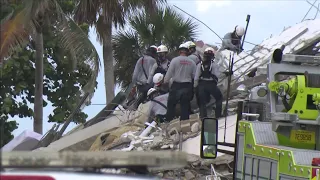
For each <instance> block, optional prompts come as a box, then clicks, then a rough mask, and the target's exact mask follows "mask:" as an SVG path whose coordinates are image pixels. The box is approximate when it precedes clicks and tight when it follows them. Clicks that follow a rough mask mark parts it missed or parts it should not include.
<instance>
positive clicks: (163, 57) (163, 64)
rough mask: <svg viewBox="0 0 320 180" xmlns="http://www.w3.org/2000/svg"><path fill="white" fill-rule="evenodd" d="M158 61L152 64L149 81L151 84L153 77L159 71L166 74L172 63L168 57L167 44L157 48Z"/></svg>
mask: <svg viewBox="0 0 320 180" xmlns="http://www.w3.org/2000/svg"><path fill="white" fill-rule="evenodd" d="M157 53H158V61H157V63H156V64H154V65H153V66H152V69H151V71H150V73H149V77H148V83H149V84H151V83H152V80H153V77H154V75H155V74H157V73H161V74H163V75H165V74H166V73H167V70H168V68H169V65H170V61H169V60H168V59H167V54H168V48H167V47H166V46H165V45H160V46H159V47H158V48H157Z"/></svg>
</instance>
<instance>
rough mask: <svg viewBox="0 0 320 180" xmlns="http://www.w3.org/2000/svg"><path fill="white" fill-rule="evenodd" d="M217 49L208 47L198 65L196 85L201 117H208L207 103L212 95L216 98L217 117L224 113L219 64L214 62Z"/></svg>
mask: <svg viewBox="0 0 320 180" xmlns="http://www.w3.org/2000/svg"><path fill="white" fill-rule="evenodd" d="M214 53H215V50H214V49H213V48H211V47H208V48H206V49H205V51H204V55H203V60H202V61H201V63H199V64H198V65H197V70H196V74H195V78H194V87H195V89H196V95H197V96H198V101H199V103H198V105H199V109H200V118H205V117H207V108H206V104H207V103H208V101H209V100H210V95H211V96H213V97H214V98H215V100H216V101H215V104H216V108H215V118H219V117H221V113H222V93H221V91H220V89H219V87H218V77H219V76H220V73H219V68H218V65H217V64H216V63H215V62H214Z"/></svg>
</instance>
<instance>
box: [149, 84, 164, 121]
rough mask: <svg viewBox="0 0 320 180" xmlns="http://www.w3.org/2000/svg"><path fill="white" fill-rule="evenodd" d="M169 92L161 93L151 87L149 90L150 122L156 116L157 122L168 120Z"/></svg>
mask: <svg viewBox="0 0 320 180" xmlns="http://www.w3.org/2000/svg"><path fill="white" fill-rule="evenodd" d="M168 96H169V93H166V94H162V95H161V94H160V92H159V91H158V90H157V89H155V88H151V89H149V91H148V99H149V100H150V101H151V103H150V105H149V110H148V113H147V114H148V117H149V119H148V122H152V121H153V120H154V119H153V118H155V120H156V122H157V123H163V122H165V121H166V113H167V102H168Z"/></svg>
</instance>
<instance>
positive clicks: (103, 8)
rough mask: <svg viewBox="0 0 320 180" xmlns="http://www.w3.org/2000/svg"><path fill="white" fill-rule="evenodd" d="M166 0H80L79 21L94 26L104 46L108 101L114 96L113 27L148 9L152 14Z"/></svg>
mask: <svg viewBox="0 0 320 180" xmlns="http://www.w3.org/2000/svg"><path fill="white" fill-rule="evenodd" d="M165 2H166V0H95V1H93V0H80V1H79V4H78V5H77V9H76V11H75V20H76V21H77V22H81V23H82V22H86V23H88V24H89V25H91V26H94V27H95V29H96V31H97V35H98V40H99V41H100V43H101V44H102V46H103V62H104V76H105V90H106V102H107V103H108V102H110V101H111V100H112V99H113V98H114V87H115V84H114V79H115V78H114V60H113V55H112V52H113V51H112V46H111V40H112V29H113V27H115V28H118V27H121V28H122V27H124V25H125V22H126V19H127V18H128V17H130V16H134V15H135V14H136V12H140V11H142V10H144V9H145V10H146V12H148V14H149V15H152V14H153V12H154V11H155V9H157V5H158V4H162V3H165Z"/></svg>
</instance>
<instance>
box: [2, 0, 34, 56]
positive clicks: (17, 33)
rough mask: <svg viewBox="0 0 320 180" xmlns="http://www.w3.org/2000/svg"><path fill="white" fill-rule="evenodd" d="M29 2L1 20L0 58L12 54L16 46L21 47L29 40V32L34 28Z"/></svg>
mask: <svg viewBox="0 0 320 180" xmlns="http://www.w3.org/2000/svg"><path fill="white" fill-rule="evenodd" d="M30 2H31V3H30ZM30 2H29V3H25V6H24V8H23V9H22V10H20V11H18V12H16V13H15V14H14V15H12V14H9V15H8V16H9V17H6V18H4V19H3V21H2V22H1V26H0V29H1V30H0V34H1V35H0V38H1V45H0V60H2V59H3V58H5V57H7V56H9V55H10V54H12V53H13V52H14V51H15V49H16V48H17V47H19V48H23V47H24V46H25V45H26V43H27V42H28V40H29V32H30V31H32V30H34V29H35V26H34V24H33V23H32V22H31V21H32V18H33V14H32V10H33V8H32V6H33V4H32V1H30Z"/></svg>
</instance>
